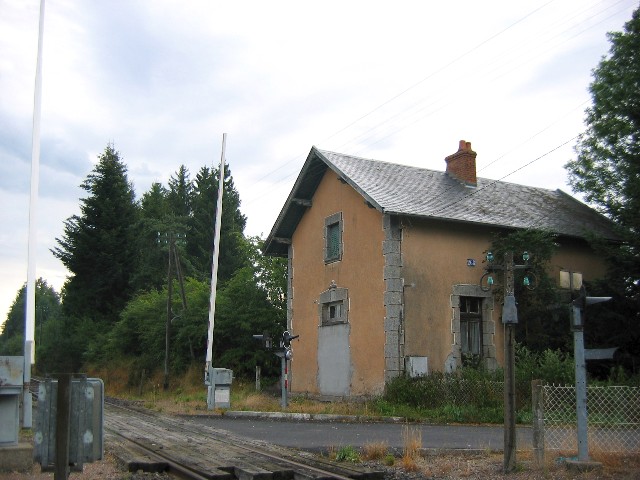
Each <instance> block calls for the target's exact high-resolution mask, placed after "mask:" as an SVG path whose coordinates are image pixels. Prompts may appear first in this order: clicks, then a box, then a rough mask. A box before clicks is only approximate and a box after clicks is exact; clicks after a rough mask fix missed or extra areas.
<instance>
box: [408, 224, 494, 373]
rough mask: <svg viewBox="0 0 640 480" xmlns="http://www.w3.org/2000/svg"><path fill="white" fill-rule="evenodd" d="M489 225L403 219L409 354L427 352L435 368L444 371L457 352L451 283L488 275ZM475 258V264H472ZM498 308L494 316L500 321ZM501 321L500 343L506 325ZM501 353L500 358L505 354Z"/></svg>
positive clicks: (423, 354) (474, 282)
mask: <svg viewBox="0 0 640 480" xmlns="http://www.w3.org/2000/svg"><path fill="white" fill-rule="evenodd" d="M490 241H491V232H490V230H489V229H479V230H478V229H477V228H475V229H474V235H473V236H471V235H469V226H468V225H464V224H456V223H444V222H433V221H431V222H425V221H420V220H411V221H408V220H405V221H403V229H402V256H403V273H404V279H405V286H406V288H405V310H404V313H405V355H406V356H427V357H428V359H429V369H430V370H438V371H443V370H445V368H444V366H445V361H446V360H447V357H448V356H449V354H451V352H452V344H453V342H454V337H453V334H452V330H451V321H452V308H451V295H452V286H453V285H457V284H474V285H475V284H478V283H479V281H480V277H481V276H482V274H483V267H482V260H483V258H484V253H483V252H484V251H485V250H486V249H487V248H488V246H489V244H490ZM467 259H475V261H476V266H475V267H469V266H467ZM497 313H498V312H494V319H495V320H497V318H498V317H497ZM498 324H499V322H496V344H497V341H498V340H500V342H501V341H502V332H501V330H502V326H501V325H500V326H498ZM496 354H497V355H499V361H500V359H501V354H500V353H499V352H496Z"/></svg>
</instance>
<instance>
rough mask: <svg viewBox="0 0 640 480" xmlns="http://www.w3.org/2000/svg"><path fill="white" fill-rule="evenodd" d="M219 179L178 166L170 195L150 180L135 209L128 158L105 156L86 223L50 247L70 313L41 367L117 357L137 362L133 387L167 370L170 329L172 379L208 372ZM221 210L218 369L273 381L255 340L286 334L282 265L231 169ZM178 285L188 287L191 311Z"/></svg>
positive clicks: (91, 179) (268, 360) (50, 330)
mask: <svg viewBox="0 0 640 480" xmlns="http://www.w3.org/2000/svg"><path fill="white" fill-rule="evenodd" d="M219 175H220V172H219V170H216V169H210V168H207V167H203V168H201V169H200V171H199V172H198V173H197V175H196V177H195V179H194V180H191V178H190V176H189V171H188V170H187V169H186V167H185V166H184V165H182V166H180V168H179V169H178V171H177V172H176V173H175V174H174V175H173V176H172V177H171V178H170V179H169V182H168V186H167V187H165V186H163V185H161V184H159V183H154V184H153V185H152V186H151V189H150V190H149V191H148V192H146V193H145V194H144V195H143V196H142V198H141V200H140V203H139V205H138V204H137V203H136V202H135V198H134V192H133V188H132V186H131V185H130V184H129V183H128V181H127V176H126V166H125V165H124V163H123V162H122V161H121V159H120V154H119V153H118V152H116V151H115V150H114V148H113V146H112V145H108V146H107V147H106V149H105V151H104V153H103V154H101V155H100V156H99V157H98V164H97V165H96V167H95V168H94V170H93V171H92V172H91V173H90V174H89V175H88V176H87V178H86V180H85V181H84V182H83V184H82V188H84V189H85V190H86V191H87V192H88V196H87V198H85V199H82V200H81V206H80V210H81V214H80V215H75V216H72V217H70V218H69V219H68V220H67V221H66V222H65V228H64V235H63V237H62V238H60V239H56V241H57V247H56V248H54V249H53V250H52V252H53V254H54V255H55V256H56V257H57V258H59V259H60V260H61V261H62V262H63V264H64V265H65V266H66V267H67V268H68V269H69V271H70V272H71V276H70V278H69V280H68V281H67V283H66V284H65V287H64V289H63V295H62V297H63V313H64V316H62V315H58V316H56V318H55V319H51V320H50V321H49V322H47V324H45V325H44V326H43V328H42V330H43V332H44V334H46V337H47V341H46V342H44V343H45V344H44V345H43V348H42V354H43V359H44V362H43V363H42V367H43V369H44V370H46V371H49V372H51V371H79V370H80V369H81V368H82V366H83V365H86V364H87V363H92V364H94V365H97V366H100V365H106V364H109V362H111V361H113V359H115V358H121V359H124V360H126V361H127V362H129V364H130V365H132V369H131V370H132V371H131V378H139V377H140V373H141V371H142V370H146V371H147V372H148V371H153V370H158V369H161V368H162V366H163V364H164V358H165V336H166V331H167V325H168V326H169V329H168V330H169V357H168V358H169V367H170V370H171V372H172V374H176V373H180V372H183V371H185V370H187V368H188V367H189V366H190V365H193V364H194V363H202V364H203V365H204V357H205V353H206V352H205V349H206V344H207V330H208V317H209V296H210V279H211V266H212V256H213V240H214V239H213V236H214V223H215V216H216V208H217V205H216V203H217V194H218V185H219V184H218V178H219ZM223 207H224V208H223V210H222V228H221V240H220V255H219V263H218V289H217V299H216V315H215V322H216V325H215V329H214V339H213V358H214V362H215V363H216V364H217V365H224V366H225V367H228V368H231V369H233V370H234V374H235V376H238V377H240V376H243V375H246V376H252V375H253V372H254V369H255V366H256V365H261V366H262V372H263V376H264V377H265V379H268V378H269V377H270V376H274V377H275V376H277V375H278V373H279V362H278V359H277V357H275V355H273V353H272V352H267V351H265V350H264V349H263V348H261V347H260V345H259V344H258V343H257V342H256V341H255V339H254V338H253V336H252V335H253V334H256V333H264V332H268V333H270V334H271V335H272V337H273V338H277V337H278V336H279V335H280V334H281V333H282V331H283V330H284V325H285V319H286V261H283V260H281V259H271V258H265V257H264V256H263V255H262V254H261V253H260V247H261V244H262V240H261V239H259V238H252V239H246V238H245V237H244V233H243V231H244V228H245V225H246V218H245V217H244V215H242V213H241V212H240V197H239V194H238V192H237V191H236V189H235V186H234V183H233V178H232V177H231V172H230V170H229V169H227V170H226V171H225V175H224V196H223ZM170 252H171V255H170ZM169 258H173V259H174V261H172V262H171V268H172V269H173V272H176V271H177V270H178V269H179V270H180V273H181V274H182V275H176V273H172V275H171V277H174V278H173V280H172V283H171V287H172V288H168V287H169V285H167V279H168V278H169V275H168V272H169V263H170V262H169ZM176 278H178V280H184V290H185V299H186V305H184V304H183V301H182V298H181V295H180V291H181V289H180V288H179V285H181V284H182V283H181V282H179V281H177V280H176ZM169 295H171V299H168V297H169ZM169 305H170V306H169ZM15 315H18V316H19V312H17V310H16V313H15ZM13 323H14V322H13V321H10V322H9V323H8V325H9V327H8V329H7V331H8V332H11V331H12V329H13ZM44 334H43V335H44ZM20 342H21V340H20V339H19V338H18V337H17V336H16V335H13V333H12V334H11V340H10V341H9V340H7V341H4V345H6V346H7V347H8V348H10V349H11V351H13V350H16V348H17V345H18V344H19V343H20ZM2 345H3V340H2V336H0V346H2Z"/></svg>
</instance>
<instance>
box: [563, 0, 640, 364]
mask: <svg viewBox="0 0 640 480" xmlns="http://www.w3.org/2000/svg"><path fill="white" fill-rule="evenodd" d="M609 41H610V42H611V47H610V50H609V54H608V55H607V56H606V57H604V58H603V59H602V60H601V61H600V63H599V65H598V66H597V67H596V68H595V69H594V71H593V81H592V83H591V86H590V92H591V98H592V105H591V106H590V107H589V108H588V109H587V110H586V118H585V123H586V127H587V128H586V131H585V133H584V134H583V135H582V136H581V137H580V139H579V142H578V144H577V146H576V154H577V157H576V158H575V159H574V160H572V161H570V162H568V163H567V165H566V168H567V170H568V172H569V182H570V184H571V186H572V187H573V189H574V191H576V192H580V193H583V194H584V195H585V197H586V199H587V201H589V202H590V203H592V204H593V205H595V206H596V208H598V209H599V210H600V211H602V212H603V213H605V214H606V215H607V216H609V218H611V219H612V220H613V221H614V222H615V224H616V226H617V233H618V235H619V237H620V239H621V240H622V242H616V243H610V242H604V241H600V242H598V243H597V248H598V251H599V252H600V253H601V254H602V255H603V256H604V257H605V258H607V260H608V261H609V264H610V271H609V274H608V278H607V287H608V290H609V291H610V292H612V293H613V294H614V296H615V297H616V299H615V300H614V302H613V304H612V306H610V307H609V308H608V309H609V310H610V311H611V310H613V311H615V313H617V314H618V315H620V317H625V318H626V320H627V322H628V323H627V324H626V325H624V324H625V321H624V319H623V318H617V319H616V320H615V324H614V329H613V331H611V333H612V334H614V335H616V336H617V335H621V336H622V337H623V338H622V339H621V340H624V334H625V333H626V334H627V338H628V340H629V341H628V342H623V343H622V342H620V341H619V342H620V343H615V342H612V343H611V344H609V345H607V346H611V347H613V346H620V347H623V350H624V354H625V355H627V360H628V367H627V368H629V369H630V370H632V371H634V372H638V371H640V369H639V367H638V365H640V351H638V349H639V348H640V347H638V345H640V235H638V233H639V232H640V215H638V212H639V211H640V181H638V179H639V178H640V102H639V100H638V99H639V97H638V85H640V8H637V9H636V10H635V11H634V12H633V14H632V18H631V20H630V21H629V22H627V23H626V24H625V26H624V31H623V32H613V33H610V34H609ZM589 293H590V294H591V295H594V294H593V293H592V292H589ZM616 327H618V328H616ZM602 328H603V329H607V328H608V323H606V322H603V325H602ZM598 343H600V342H598ZM634 347H635V348H634Z"/></svg>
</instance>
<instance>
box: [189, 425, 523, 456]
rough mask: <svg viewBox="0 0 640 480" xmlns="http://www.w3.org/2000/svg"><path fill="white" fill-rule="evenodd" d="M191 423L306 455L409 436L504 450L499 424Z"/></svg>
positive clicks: (399, 442) (428, 444)
mask: <svg viewBox="0 0 640 480" xmlns="http://www.w3.org/2000/svg"><path fill="white" fill-rule="evenodd" d="M190 420H191V421H194V422H197V423H200V424H204V425H208V426H211V427H213V428H218V429H222V430H227V431H229V432H232V433H234V434H236V435H242V436H245V437H249V438H252V439H255V440H262V441H266V442H269V443H274V444H276V445H281V446H284V447H295V448H300V449H303V450H310V451H326V450H328V449H330V448H340V447H343V446H347V445H349V446H353V447H362V446H364V445H367V444H374V443H378V442H384V443H385V444H386V445H387V447H389V448H392V449H397V450H398V451H402V448H403V445H404V443H405V441H404V438H405V437H406V436H407V433H409V434H410V435H412V436H413V437H414V438H415V437H416V436H417V435H418V434H419V435H420V438H421V441H422V448H425V449H436V450H437V449H443V450H449V449H471V450H492V451H502V450H503V446H504V429H503V426H502V425H496V426H493V425H490V426H486V425H480V426H476V425H427V424H415V423H410V424H406V423H402V422H364V423H358V422H342V421H309V420H291V419H278V420H273V419H268V418H260V417H256V418H227V417H224V416H215V417H211V416H200V417H190ZM516 440H517V448H518V449H529V448H531V446H532V429H531V428H529V427H518V428H517V432H516Z"/></svg>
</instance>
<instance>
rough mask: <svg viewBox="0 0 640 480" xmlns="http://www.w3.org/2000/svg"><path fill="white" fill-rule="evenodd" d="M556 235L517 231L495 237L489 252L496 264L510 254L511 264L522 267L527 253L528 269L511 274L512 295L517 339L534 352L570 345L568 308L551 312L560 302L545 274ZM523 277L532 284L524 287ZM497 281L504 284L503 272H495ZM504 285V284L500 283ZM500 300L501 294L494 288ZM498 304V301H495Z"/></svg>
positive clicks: (555, 288) (554, 283)
mask: <svg viewBox="0 0 640 480" xmlns="http://www.w3.org/2000/svg"><path fill="white" fill-rule="evenodd" d="M556 242H557V239H556V236H555V235H554V234H552V233H550V232H546V231H541V230H517V231H515V232H509V233H501V234H496V235H495V236H494V239H493V242H492V245H491V249H492V252H493V254H494V257H495V259H496V262H499V263H503V258H504V255H505V253H506V252H513V257H514V263H515V264H516V265H523V264H524V263H525V262H524V261H523V260H522V254H523V253H524V252H525V251H526V252H528V253H529V256H530V258H529V261H528V262H527V264H528V265H529V266H530V268H529V269H527V270H516V271H515V274H514V277H515V279H514V294H515V296H516V299H517V302H518V303H517V305H518V324H517V325H516V340H517V341H518V342H519V343H522V344H523V345H526V346H527V347H528V348H530V349H533V350H535V351H544V350H545V349H548V348H552V349H558V348H559V349H563V350H568V349H569V348H570V345H571V332H570V330H569V319H568V307H567V308H564V309H555V310H554V309H550V308H549V307H550V306H552V305H558V304H559V303H560V294H559V291H558V289H557V286H556V282H555V281H554V280H553V279H552V278H551V277H550V276H549V274H548V273H547V272H548V270H549V264H550V260H551V257H552V256H553V254H554V253H555V251H556V248H557V246H558V245H557V243H556ZM525 274H529V276H530V278H531V279H532V285H531V286H530V287H535V288H527V287H526V286H524V285H523V280H524V276H525ZM498 276H499V277H500V282H501V283H502V282H504V279H503V278H502V272H498ZM502 284H504V283H502ZM496 296H497V297H498V298H499V299H501V298H502V291H501V290H498V289H496ZM498 301H501V300H498Z"/></svg>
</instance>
